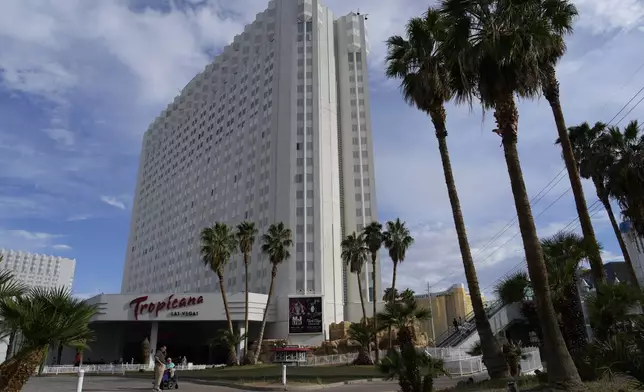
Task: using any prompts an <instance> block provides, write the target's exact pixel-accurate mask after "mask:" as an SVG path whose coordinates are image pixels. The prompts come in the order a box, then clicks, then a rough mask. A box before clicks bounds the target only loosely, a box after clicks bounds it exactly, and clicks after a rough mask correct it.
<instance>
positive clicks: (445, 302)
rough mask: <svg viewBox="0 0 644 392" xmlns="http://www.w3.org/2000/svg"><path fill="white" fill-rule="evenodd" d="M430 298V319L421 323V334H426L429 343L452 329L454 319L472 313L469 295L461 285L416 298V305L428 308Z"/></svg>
mask: <svg viewBox="0 0 644 392" xmlns="http://www.w3.org/2000/svg"><path fill="white" fill-rule="evenodd" d="M430 298H431V310H432V318H431V319H429V320H427V321H424V322H422V323H421V332H424V333H426V334H427V336H428V338H429V339H430V341H433V340H436V339H437V338H439V337H440V336H441V335H442V334H443V333H445V332H446V331H448V330H449V329H450V328H453V325H452V322H453V320H454V319H458V318H459V317H462V318H463V319H465V318H466V316H468V315H469V314H470V313H471V312H472V301H471V300H470V294H469V293H468V292H467V291H465V286H464V285H463V284H455V285H453V286H452V287H450V288H449V289H447V290H445V291H442V292H438V293H430V294H429V295H428V294H423V295H418V296H416V299H417V300H418V303H419V304H420V305H421V306H424V307H427V308H429V307H430Z"/></svg>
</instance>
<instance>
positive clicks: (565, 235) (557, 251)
mask: <svg viewBox="0 0 644 392" xmlns="http://www.w3.org/2000/svg"><path fill="white" fill-rule="evenodd" d="M541 247H542V249H543V253H544V258H545V262H546V265H547V268H548V281H549V282H550V290H551V294H552V301H553V305H554V307H555V309H556V310H558V312H559V314H560V315H561V327H562V328H561V332H562V334H563V336H564V340H565V342H566V347H568V351H569V352H570V354H571V355H572V356H573V358H574V359H575V360H578V359H580V355H581V354H582V352H583V351H584V349H585V347H586V344H587V342H588V336H587V335H586V323H585V321H584V314H583V309H582V305H581V300H580V294H579V290H578V279H577V270H578V268H579V265H580V263H581V262H582V261H583V260H590V258H591V255H592V254H593V251H594V249H600V246H599V245H598V244H595V245H594V246H592V245H589V243H588V241H587V240H586V239H585V238H583V237H581V236H579V235H578V234H576V233H573V232H565V231H564V232H559V233H557V234H555V235H553V236H552V237H548V238H546V239H543V240H542V241H541Z"/></svg>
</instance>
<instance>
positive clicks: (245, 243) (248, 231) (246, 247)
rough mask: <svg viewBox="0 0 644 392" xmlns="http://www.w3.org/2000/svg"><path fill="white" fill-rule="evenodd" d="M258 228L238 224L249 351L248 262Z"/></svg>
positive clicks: (247, 224)
mask: <svg viewBox="0 0 644 392" xmlns="http://www.w3.org/2000/svg"><path fill="white" fill-rule="evenodd" d="M257 232H258V231H257V228H256V227H255V223H253V222H246V221H245V222H241V223H240V224H238V225H237V232H236V233H235V235H236V237H237V243H238V244H239V251H240V252H241V253H242V254H243V255H244V283H245V291H246V302H245V305H244V350H245V351H246V352H248V292H249V290H248V264H249V262H250V254H251V253H252V252H253V244H254V243H255V238H256V237H257Z"/></svg>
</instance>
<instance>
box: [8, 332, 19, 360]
mask: <svg viewBox="0 0 644 392" xmlns="http://www.w3.org/2000/svg"><path fill="white" fill-rule="evenodd" d="M17 334H18V332H17V331H16V330H13V331H11V334H10V335H9V342H8V344H7V355H6V357H5V360H9V359H11V357H12V356H13V351H14V350H13V346H14V345H15V342H16V335H17Z"/></svg>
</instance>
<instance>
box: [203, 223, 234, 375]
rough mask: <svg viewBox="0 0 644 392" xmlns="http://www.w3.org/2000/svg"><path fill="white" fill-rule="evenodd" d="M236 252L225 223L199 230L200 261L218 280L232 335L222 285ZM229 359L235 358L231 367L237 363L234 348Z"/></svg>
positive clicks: (229, 230)
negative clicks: (227, 266) (227, 268)
mask: <svg viewBox="0 0 644 392" xmlns="http://www.w3.org/2000/svg"><path fill="white" fill-rule="evenodd" d="M236 250H237V238H236V237H235V233H234V231H233V228H232V227H230V226H228V225H227V224H225V223H221V222H217V223H215V225H214V226H212V227H205V228H204V229H203V230H201V260H202V261H203V263H204V265H205V266H206V267H208V268H210V269H211V270H212V271H213V272H214V273H215V274H217V277H218V278H219V290H220V291H221V299H222V301H223V302H224V310H225V311H226V319H227V320H228V331H229V332H230V334H231V335H233V320H232V318H231V316H230V307H229V306H228V295H227V294H226V286H225V285H224V274H225V270H226V265H227V264H228V262H229V261H230V258H231V257H232V255H233V254H234V253H235V251H236ZM231 350H232V352H231V353H230V355H229V358H231V359H232V358H235V360H232V362H231V363H230V364H231V365H233V364H235V363H236V362H237V360H236V353H235V352H234V350H235V349H234V348H231Z"/></svg>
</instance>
